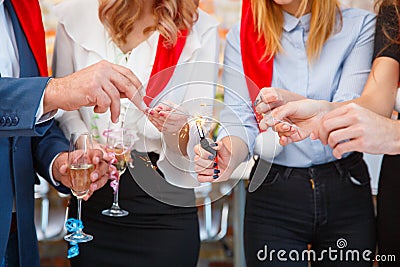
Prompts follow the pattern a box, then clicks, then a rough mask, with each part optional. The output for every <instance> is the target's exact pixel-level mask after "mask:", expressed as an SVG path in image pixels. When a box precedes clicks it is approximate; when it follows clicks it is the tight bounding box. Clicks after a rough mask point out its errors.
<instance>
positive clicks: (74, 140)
mask: <svg viewBox="0 0 400 267" xmlns="http://www.w3.org/2000/svg"><path fill="white" fill-rule="evenodd" d="M92 149H93V143H92V138H91V135H90V134H89V133H72V134H71V138H70V143H69V151H68V168H69V177H70V179H71V180H70V181H71V192H72V194H73V195H74V196H75V197H76V198H77V200H78V220H79V221H80V220H81V207H82V198H84V197H85V196H86V195H87V194H88V193H89V187H90V184H91V180H90V174H91V173H92V172H93V170H94V164H93V162H92V157H91V156H90V150H92ZM64 239H65V240H66V241H68V242H75V243H81V242H88V241H91V240H92V239H93V236H91V235H88V234H85V233H84V232H83V231H82V229H81V228H79V229H78V230H77V231H76V232H73V233H71V234H68V235H66V236H64Z"/></svg>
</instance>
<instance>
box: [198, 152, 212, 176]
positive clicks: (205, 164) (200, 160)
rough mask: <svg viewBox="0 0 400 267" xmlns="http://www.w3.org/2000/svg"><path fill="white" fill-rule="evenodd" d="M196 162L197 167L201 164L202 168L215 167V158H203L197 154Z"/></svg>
mask: <svg viewBox="0 0 400 267" xmlns="http://www.w3.org/2000/svg"><path fill="white" fill-rule="evenodd" d="M194 162H195V164H196V165H195V168H196V166H199V167H200V168H201V170H203V169H207V168H210V169H211V168H213V165H214V160H209V159H203V158H201V157H199V156H198V155H196V156H195V157H194ZM196 172H197V171H196Z"/></svg>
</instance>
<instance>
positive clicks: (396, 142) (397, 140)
mask: <svg viewBox="0 0 400 267" xmlns="http://www.w3.org/2000/svg"><path fill="white" fill-rule="evenodd" d="M388 120H390V123H391V124H392V132H393V133H394V136H393V140H392V142H393V148H394V150H393V151H391V153H388V154H392V155H397V154H400V121H398V120H391V119H388Z"/></svg>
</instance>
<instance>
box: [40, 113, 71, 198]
mask: <svg viewBox="0 0 400 267" xmlns="http://www.w3.org/2000/svg"><path fill="white" fill-rule="evenodd" d="M68 147H69V142H68V140H67V139H66V138H65V136H64V134H63V133H62V132H61V130H60V129H59V128H58V126H57V125H56V123H55V122H54V121H53V120H52V123H51V126H50V128H49V129H48V130H47V131H46V133H45V135H44V136H41V137H33V138H32V153H33V164H34V168H35V170H36V172H37V173H39V175H40V176H42V177H43V178H45V179H46V180H47V181H48V182H49V183H50V184H52V185H53V186H54V187H55V188H56V189H57V190H58V191H60V192H62V193H70V190H69V188H67V187H65V186H63V185H60V186H55V185H54V184H53V183H52V182H51V179H50V174H49V168H50V164H51V162H52V160H53V159H54V157H55V156H57V154H58V153H60V152H64V151H68ZM50 171H51V170H50Z"/></svg>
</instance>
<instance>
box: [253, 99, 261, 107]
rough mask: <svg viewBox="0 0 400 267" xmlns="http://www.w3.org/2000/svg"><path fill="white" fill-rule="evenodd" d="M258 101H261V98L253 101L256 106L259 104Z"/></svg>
mask: <svg viewBox="0 0 400 267" xmlns="http://www.w3.org/2000/svg"><path fill="white" fill-rule="evenodd" d="M258 102H260V99H256V100H255V101H254V103H253V106H254V107H255V106H257V105H258Z"/></svg>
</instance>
